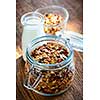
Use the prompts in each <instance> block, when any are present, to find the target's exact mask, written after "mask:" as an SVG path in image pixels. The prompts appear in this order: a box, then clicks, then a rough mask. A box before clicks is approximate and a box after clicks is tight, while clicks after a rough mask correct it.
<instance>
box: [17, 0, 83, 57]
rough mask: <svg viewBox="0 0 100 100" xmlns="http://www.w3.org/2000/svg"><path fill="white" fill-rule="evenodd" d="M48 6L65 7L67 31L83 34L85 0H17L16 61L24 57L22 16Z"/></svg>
mask: <svg viewBox="0 0 100 100" xmlns="http://www.w3.org/2000/svg"><path fill="white" fill-rule="evenodd" d="M48 5H59V6H63V7H65V8H66V9H67V10H68V12H69V20H68V24H67V29H68V30H71V31H75V32H79V33H80V34H83V33H82V32H83V0H16V59H18V58H19V57H20V56H22V45H21V42H22V40H21V39H22V28H23V27H22V24H21V21H20V19H21V16H22V15H23V14H25V13H27V12H31V11H35V10H36V9H38V8H40V7H44V6H48Z"/></svg>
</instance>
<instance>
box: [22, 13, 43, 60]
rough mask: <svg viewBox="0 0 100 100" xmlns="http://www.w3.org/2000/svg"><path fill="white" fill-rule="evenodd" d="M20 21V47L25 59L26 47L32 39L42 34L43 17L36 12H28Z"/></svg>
mask: <svg viewBox="0 0 100 100" xmlns="http://www.w3.org/2000/svg"><path fill="white" fill-rule="evenodd" d="M21 23H22V25H23V33H22V49H23V58H24V60H26V57H25V53H26V47H27V45H28V43H29V42H31V41H32V39H35V38H36V37H39V36H42V35H44V34H43V33H44V32H43V24H44V18H43V15H41V14H39V13H36V12H28V13H26V14H24V15H23V16H22V17H21Z"/></svg>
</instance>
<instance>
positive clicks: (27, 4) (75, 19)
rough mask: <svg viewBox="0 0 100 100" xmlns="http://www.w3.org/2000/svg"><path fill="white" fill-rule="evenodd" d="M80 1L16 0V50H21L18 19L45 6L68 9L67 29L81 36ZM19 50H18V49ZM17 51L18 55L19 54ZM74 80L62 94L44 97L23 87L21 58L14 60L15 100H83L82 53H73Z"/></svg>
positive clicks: (20, 29)
mask: <svg viewBox="0 0 100 100" xmlns="http://www.w3.org/2000/svg"><path fill="white" fill-rule="evenodd" d="M82 2H83V1H82V0H16V50H17V52H18V50H20V49H21V36H22V25H21V23H20V18H21V16H22V15H23V14H24V13H27V12H30V11H34V10H36V9H37V8H39V7H43V6H47V5H52V4H56V5H61V6H64V7H65V8H66V9H68V11H69V14H70V19H69V21H68V24H67V29H68V30H71V31H76V32H80V33H81V34H82V31H83V30H82V27H83V26H82V23H83V17H82V16H83V13H82V10H83V9H82V8H83V7H82V6H83V5H82ZM19 48H20V49H19ZM20 52H21V51H19V52H18V53H20ZM74 61H75V68H76V72H75V78H74V81H73V84H72V86H71V87H70V88H69V90H68V91H66V92H65V93H64V94H62V95H59V96H54V97H44V96H41V95H39V94H36V93H35V92H33V91H30V90H28V89H26V88H25V87H24V86H23V80H24V77H25V75H24V70H25V68H24V64H25V62H24V61H23V58H22V56H21V55H20V57H19V58H17V60H16V100H83V53H79V52H76V51H75V52H74Z"/></svg>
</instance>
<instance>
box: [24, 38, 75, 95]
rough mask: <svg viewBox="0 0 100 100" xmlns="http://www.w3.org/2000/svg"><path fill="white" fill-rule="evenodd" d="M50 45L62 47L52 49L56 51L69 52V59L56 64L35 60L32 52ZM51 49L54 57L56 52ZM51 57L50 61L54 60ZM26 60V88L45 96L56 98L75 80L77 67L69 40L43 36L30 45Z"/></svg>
mask: <svg viewBox="0 0 100 100" xmlns="http://www.w3.org/2000/svg"><path fill="white" fill-rule="evenodd" d="M48 43H49V44H50V43H52V44H56V45H57V46H58V45H59V46H60V49H59V47H57V46H55V47H52V48H56V50H55V51H58V52H59V51H61V52H62V50H67V51H68V53H67V54H68V55H67V57H66V58H65V59H64V60H63V61H60V62H56V63H54V62H53V63H42V62H40V61H36V60H34V59H33V57H32V51H35V50H38V49H39V48H41V47H42V46H45V47H46V48H48V47H47V45H46V44H48ZM51 46H52V45H51ZM61 47H62V48H61ZM37 48H38V49H37ZM49 49H50V51H51V52H52V55H53V54H55V52H53V51H54V50H52V49H51V48H49ZM41 50H42V51H43V50H44V49H43V48H42V49H41ZM38 52H39V51H37V53H38ZM61 52H60V53H61ZM48 54H49V53H48ZM61 54H62V53H61ZM36 55H37V54H36ZM41 55H42V53H41ZM41 55H39V56H41ZM49 56H50V59H52V56H51V55H49ZM26 58H27V62H26V65H25V66H26V68H27V77H26V79H25V81H24V86H25V87H26V88H28V89H30V90H33V91H35V92H36V93H38V94H41V95H44V96H54V95H59V94H61V93H63V92H65V91H66V90H67V89H68V88H69V86H70V85H71V83H72V81H73V78H74V72H75V66H74V61H73V49H72V47H71V45H70V43H69V40H65V39H63V38H61V37H58V36H42V37H39V38H36V39H34V40H33V41H32V42H31V43H30V44H29V45H28V48H27V49H26ZM58 58H59V57H58ZM42 61H43V59H42ZM57 61H58V59H57Z"/></svg>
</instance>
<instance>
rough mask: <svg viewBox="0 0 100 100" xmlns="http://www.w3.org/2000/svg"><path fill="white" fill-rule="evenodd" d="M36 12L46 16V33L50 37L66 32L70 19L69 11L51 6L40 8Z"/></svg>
mask: <svg viewBox="0 0 100 100" xmlns="http://www.w3.org/2000/svg"><path fill="white" fill-rule="evenodd" d="M36 12H39V13H41V14H42V15H44V19H45V22H44V32H45V33H47V34H49V35H55V34H58V33H59V34H60V33H62V32H63V31H64V29H65V27H66V24H67V21H68V18H69V13H68V11H67V9H65V8H63V7H61V6H56V5H51V6H46V7H43V8H38V9H37V10H36Z"/></svg>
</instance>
